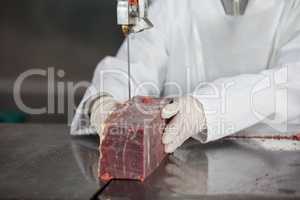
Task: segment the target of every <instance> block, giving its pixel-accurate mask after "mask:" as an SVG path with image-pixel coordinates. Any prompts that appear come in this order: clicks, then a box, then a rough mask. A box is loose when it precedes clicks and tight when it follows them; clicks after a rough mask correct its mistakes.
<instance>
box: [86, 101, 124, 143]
mask: <svg viewBox="0 0 300 200" xmlns="http://www.w3.org/2000/svg"><path fill="white" fill-rule="evenodd" d="M117 105H118V103H117V101H116V100H114V98H113V97H111V96H102V97H100V98H99V99H98V100H96V101H95V103H94V104H93V106H92V109H91V117H90V122H91V125H92V126H93V127H94V128H95V129H96V131H97V133H98V134H99V136H100V138H101V135H102V134H103V131H104V123H105V121H106V119H107V118H108V116H109V115H110V114H111V113H113V112H114V111H115V110H116V108H117Z"/></svg>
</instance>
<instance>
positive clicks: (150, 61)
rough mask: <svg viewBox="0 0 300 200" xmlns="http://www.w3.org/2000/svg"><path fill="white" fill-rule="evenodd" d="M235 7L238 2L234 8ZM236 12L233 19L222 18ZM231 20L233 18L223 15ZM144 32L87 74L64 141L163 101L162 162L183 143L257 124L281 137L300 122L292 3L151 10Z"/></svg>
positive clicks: (299, 12)
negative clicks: (147, 102) (122, 109)
mask: <svg viewBox="0 0 300 200" xmlns="http://www.w3.org/2000/svg"><path fill="white" fill-rule="evenodd" d="M244 1H245V0H244ZM236 2H239V3H240V5H244V6H245V7H244V8H239V9H240V10H239V11H241V13H233V14H232V13H230V11H232V9H230V8H231V7H230V6H231V4H235V3H236ZM233 10H234V9H233ZM149 19H150V21H151V22H152V23H153V25H154V27H153V28H152V29H149V30H146V31H144V32H141V33H138V34H134V36H132V39H131V60H130V64H131V67H132V68H131V75H132V77H127V76H126V74H127V64H128V63H127V62H128V60H127V42H126V40H125V41H124V43H123V45H122V46H121V47H120V49H119V51H118V53H117V54H116V55H115V56H107V57H105V58H104V59H103V60H102V61H101V62H100V63H99V64H98V66H97V67H96V69H95V73H94V77H93V80H92V84H91V86H90V87H89V88H88V89H87V91H86V94H85V95H84V97H83V99H82V101H81V103H80V105H79V106H78V108H77V111H76V114H75V117H74V119H73V122H72V125H71V134H72V135H89V134H98V135H99V136H100V138H101V135H102V134H103V130H104V128H103V127H104V122H105V120H106V119H107V118H108V116H110V114H111V113H113V112H114V111H115V109H116V105H118V103H123V102H125V101H127V100H128V78H130V80H131V83H132V91H133V94H132V95H133V96H153V97H161V98H163V97H172V98H173V99H174V100H173V101H172V102H171V103H170V104H167V105H166V106H165V107H164V108H163V109H162V112H161V117H162V118H164V119H168V124H167V126H166V128H165V129H164V133H163V137H162V143H163V144H164V145H165V152H166V153H172V152H174V151H175V150H176V149H177V148H178V147H180V146H181V145H182V144H183V143H184V142H185V141H186V140H187V139H189V138H193V139H195V140H197V141H199V142H200V143H209V142H212V141H215V140H219V139H221V138H224V137H226V136H230V135H233V134H236V133H238V132H240V131H242V130H245V129H247V128H249V127H253V126H255V125H257V124H263V125H266V126H272V127H276V128H278V130H279V131H281V132H282V131H284V130H285V129H284V127H286V126H287V124H289V123H296V122H297V120H298V119H299V115H300V64H299V62H300V1H299V0H284V1H283V0H268V1H265V0H249V1H247V2H246V3H243V0H201V1H199V0H185V1H182V0H156V1H153V3H152V4H151V6H150V9H149Z"/></svg>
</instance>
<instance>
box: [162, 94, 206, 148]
mask: <svg viewBox="0 0 300 200" xmlns="http://www.w3.org/2000/svg"><path fill="white" fill-rule="evenodd" d="M161 115H162V118H164V119H170V120H171V121H170V122H169V123H168V125H167V127H166V128H165V131H164V135H163V139H162V142H163V144H165V152H166V153H172V152H174V151H175V150H176V149H177V148H178V147H179V146H181V145H182V144H183V143H184V142H185V141H186V140H187V139H189V138H190V137H197V136H198V134H200V133H201V132H202V131H204V130H205V129H206V119H205V114H204V111H203V107H202V104H201V103H200V102H199V101H198V100H197V99H195V98H194V97H192V96H184V97H179V98H176V99H174V101H173V102H172V103H171V104H168V105H166V106H165V107H164V108H163V110H162V113H161Z"/></svg>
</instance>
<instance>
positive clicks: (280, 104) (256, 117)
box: [193, 11, 300, 143]
mask: <svg viewBox="0 0 300 200" xmlns="http://www.w3.org/2000/svg"><path fill="white" fill-rule="evenodd" d="M297 12H298V13H299V11H297ZM291 24H292V26H289V28H288V29H289V30H284V31H283V32H284V34H283V35H282V36H281V37H282V40H281V41H280V42H279V43H278V44H280V46H279V47H278V48H277V49H278V51H276V55H275V60H276V62H275V63H274V66H275V67H274V68H272V69H269V70H265V71H262V72H260V73H258V74H244V75H240V76H236V77H228V78H221V79H218V80H216V81H214V82H212V83H207V84H205V85H202V86H201V87H199V88H197V89H196V90H195V91H194V94H193V95H194V96H195V97H197V98H198V100H199V101H200V102H201V103H202V104H203V107H204V110H205V114H206V120H207V131H206V132H204V133H201V134H199V135H198V136H197V137H196V139H199V140H200V141H201V142H204V143H206V142H210V141H214V140H217V139H220V138H223V137H226V136H228V135H231V134H234V133H237V132H239V131H241V130H243V129H245V128H248V127H250V126H252V125H255V124H257V123H258V122H262V123H266V124H268V125H271V126H272V125H275V124H281V123H287V122H288V121H292V120H295V119H297V118H299V117H300V15H295V18H294V23H291ZM287 27H288V26H287Z"/></svg>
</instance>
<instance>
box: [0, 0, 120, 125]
mask: <svg viewBox="0 0 300 200" xmlns="http://www.w3.org/2000/svg"><path fill="white" fill-rule="evenodd" d="M116 3H117V2H116V0H88V1H86V0H26V1H24V0H23V1H22V0H21V1H20V0H2V1H1V6H0V112H4V113H10V112H15V111H18V108H17V106H16V104H15V102H14V99H13V86H14V81H15V80H16V78H17V77H18V76H19V75H20V74H21V73H22V72H24V71H26V70H28V69H32V68H39V69H45V70H47V68H48V67H54V68H55V70H56V71H57V70H59V69H62V70H64V71H65V76H64V77H63V78H58V80H57V81H61V82H62V81H63V82H64V83H67V82H69V81H72V82H74V84H76V83H77V82H79V81H83V80H85V81H90V80H91V78H92V75H93V71H94V69H95V67H96V65H97V63H98V62H99V61H100V60H101V59H102V58H103V57H104V56H106V55H114V54H115V53H116V52H117V50H118V48H119V46H120V44H121V42H122V40H123V36H122V33H121V31H120V27H119V26H118V25H117V24H116ZM55 84H56V82H55ZM47 87H48V83H47V78H46V77H41V76H32V77H30V78H27V79H26V81H25V82H24V84H23V86H22V98H23V101H24V103H25V104H26V105H27V106H30V107H34V108H39V107H45V106H47ZM55 93H57V91H55ZM83 93H84V88H82V89H81V90H79V91H78V92H77V94H76V102H79V100H80V98H81V96H82V94H83ZM53 95H54V96H56V94H53ZM66 120H67V114H66V113H65V114H57V113H56V114H44V115H27V116H26V122H45V123H57V122H60V123H65V122H66Z"/></svg>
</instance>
